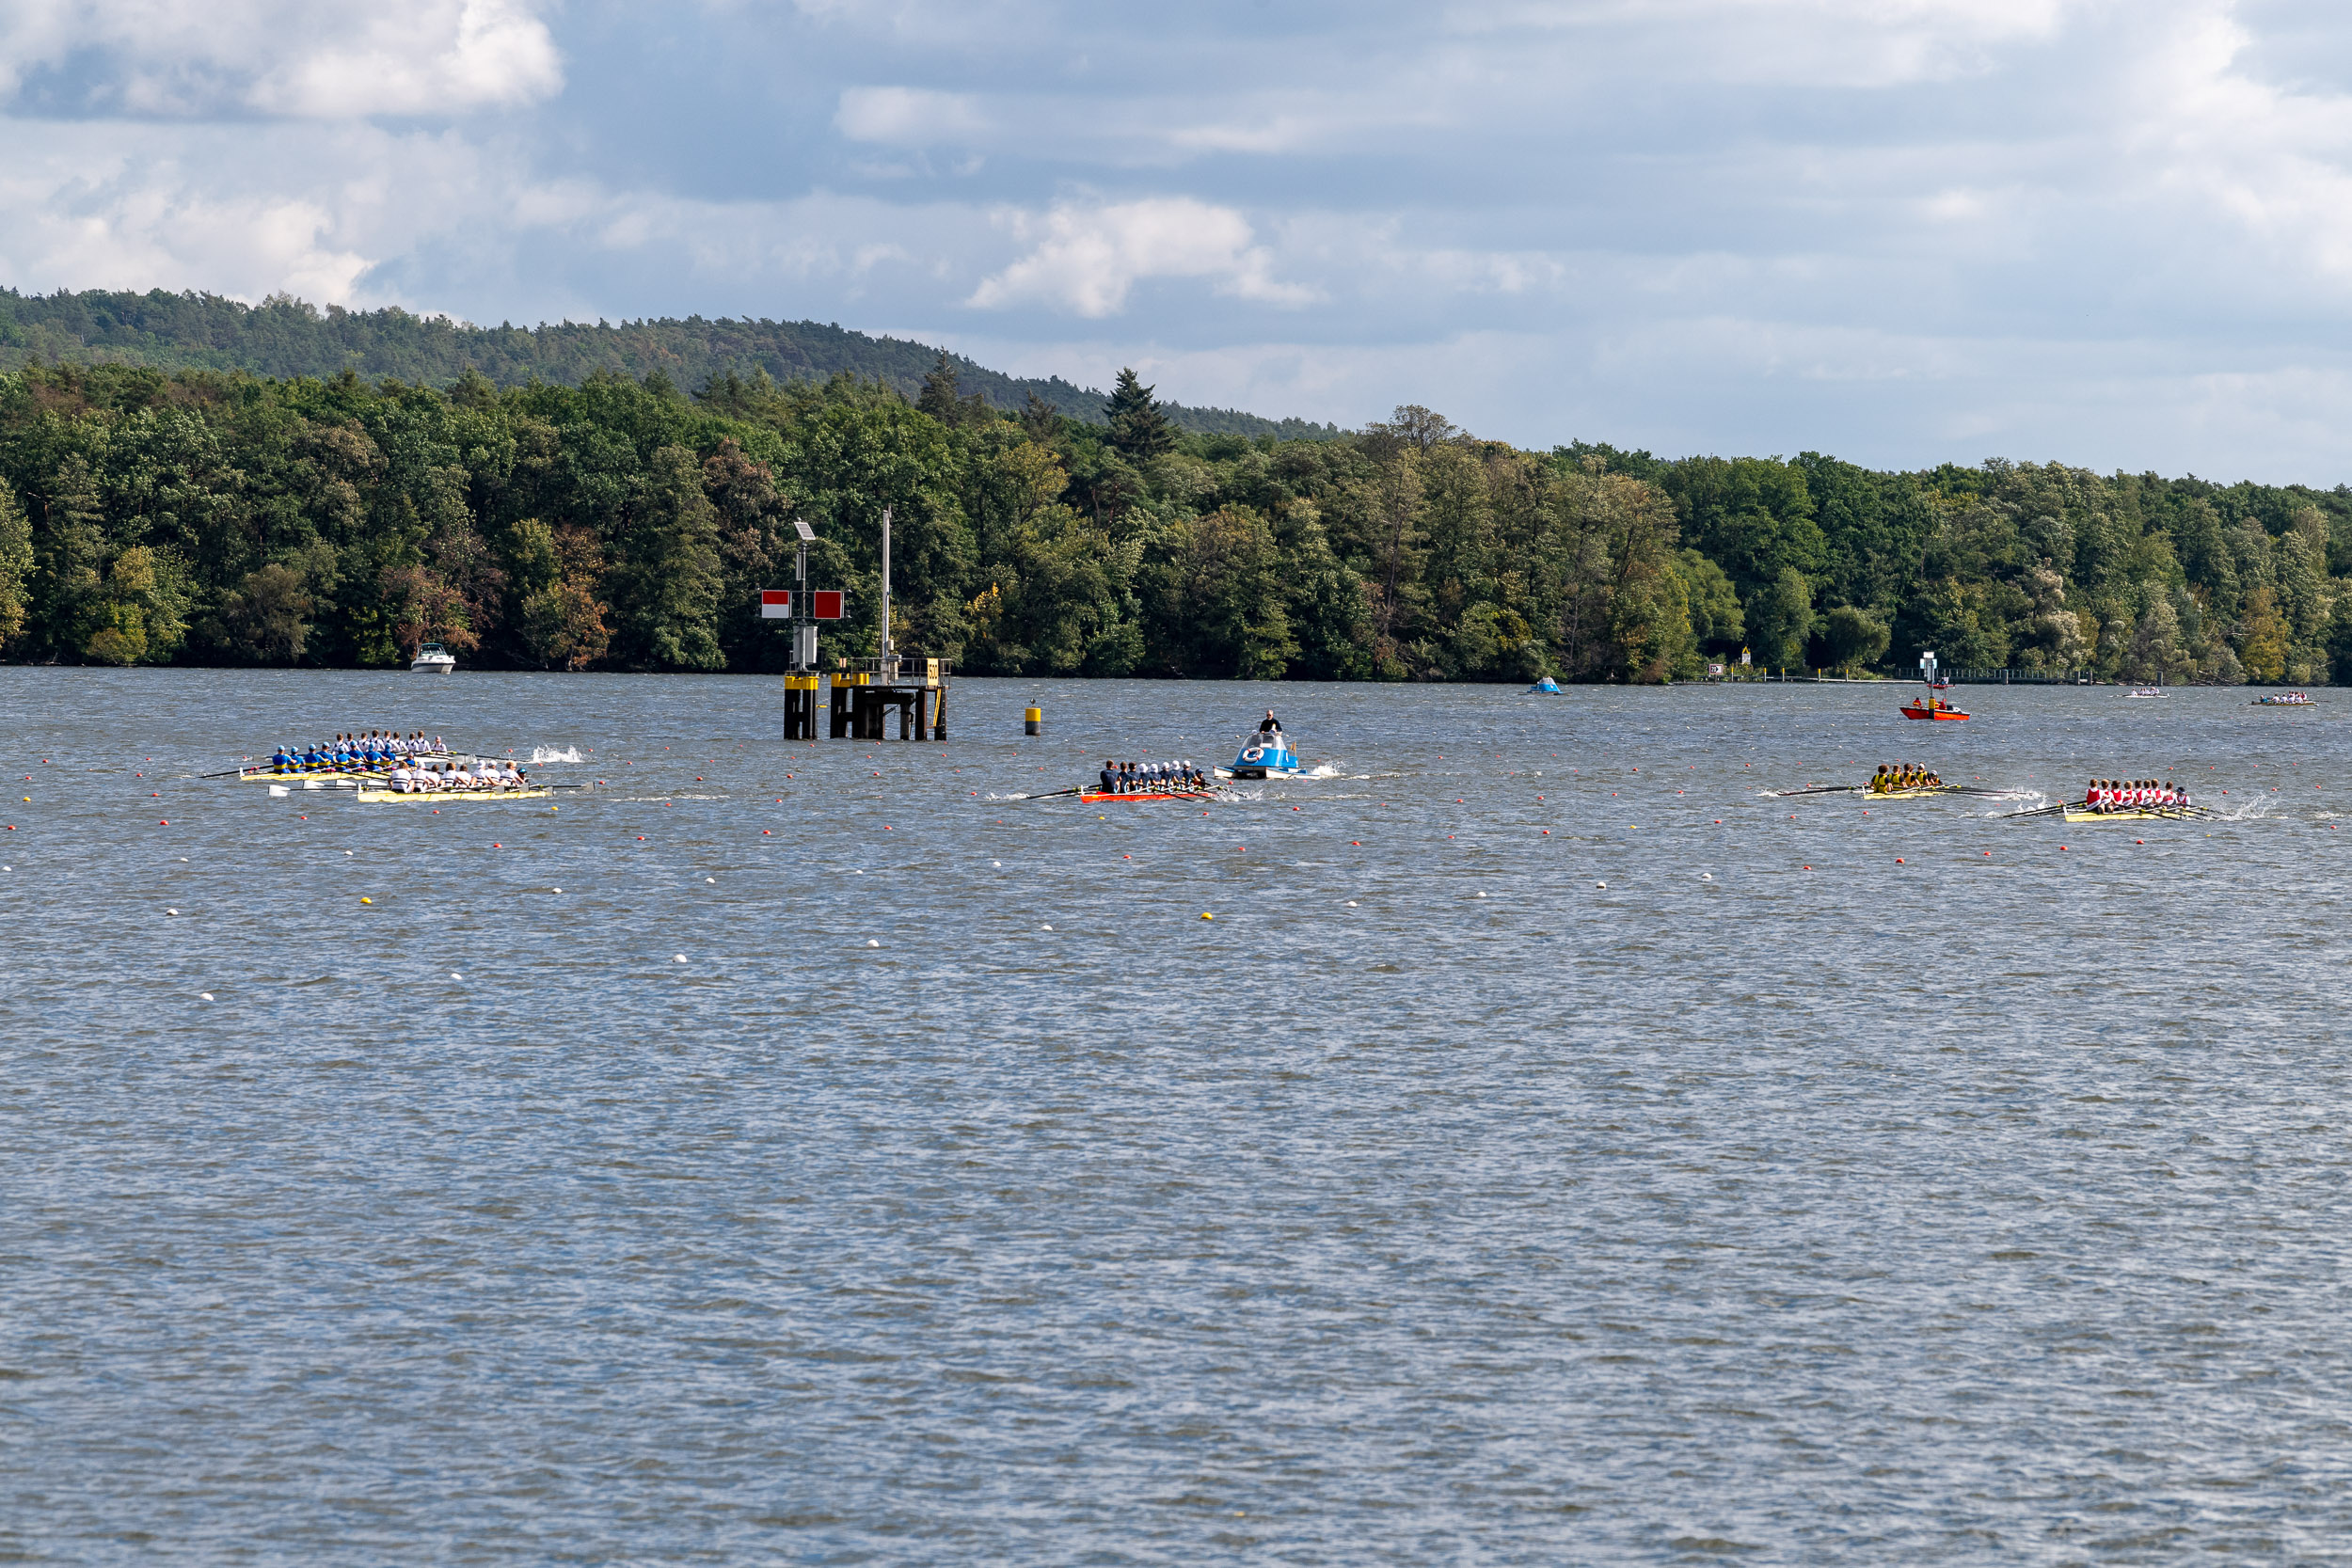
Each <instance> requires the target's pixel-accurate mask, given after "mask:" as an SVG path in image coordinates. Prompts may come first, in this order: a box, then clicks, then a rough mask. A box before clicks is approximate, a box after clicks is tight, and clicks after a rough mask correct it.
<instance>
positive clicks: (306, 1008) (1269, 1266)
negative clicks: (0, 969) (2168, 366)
mask: <svg viewBox="0 0 2352 1568" xmlns="http://www.w3.org/2000/svg"><path fill="white" fill-rule="evenodd" d="M1900 695H1901V692H1900V690H1899V689H1896V688H1890V687H1867V686H1823V687H1804V686H1790V687H1779V686H1774V687H1749V688H1745V689H1713V688H1679V689H1671V690H1620V689H1571V690H1570V691H1569V692H1568V693H1567V694H1565V695H1564V696H1561V697H1555V698H1539V697H1528V696H1522V695H1519V694H1518V693H1516V692H1514V691H1510V690H1503V689H1486V688H1458V687H1422V688H1406V689H1398V688H1372V687H1320V686H1299V687H1280V688H1275V687H1264V686H1247V685H1240V686H1220V685H1207V684H1193V685H1187V684H1154V683H1139V682H1101V683H1075V682H1073V683H1058V684H1057V683H1052V682H1045V683H1016V682H1001V681H978V680H971V681H961V682H959V683H958V684H957V686H956V689H955V693H954V698H953V705H952V709H951V712H950V721H951V724H952V726H953V736H954V738H953V739H951V740H950V741H949V742H948V743H947V744H946V745H911V744H899V743H898V742H895V741H894V742H888V743H882V744H875V743H870V742H848V741H834V742H818V743H815V744H808V743H803V744H798V745H787V744H786V743H784V742H781V741H779V740H775V739H772V738H769V737H771V736H775V735H777V734H779V733H781V708H782V694H781V691H780V690H779V689H778V684H777V683H776V682H773V681H762V680H755V679H748V678H746V679H737V678H716V677H714V678H693V677H682V676H674V677H629V676H594V675H591V676H554V675H539V676H533V675H497V674H473V673H460V674H458V675H456V676H454V677H452V678H450V679H447V680H439V681H435V680H431V679H429V678H427V677H421V676H410V675H406V674H357V673H270V672H246V673H231V672H201V671H139V672H127V673H117V672H105V671H94V670H28V669H22V668H9V669H0V771H4V772H5V773H6V775H7V782H8V784H9V786H10V787H9V788H8V792H7V795H8V802H9V803H8V806H7V808H6V812H5V814H4V815H5V820H6V822H8V823H10V824H13V831H9V832H0V863H6V865H7V866H8V870H7V871H6V872H5V873H0V911H4V912H5V916H6V922H7V930H8V962H7V963H6V965H5V966H4V968H5V973H0V1559H5V1560H24V1561H32V1562H106V1563H132V1562H142V1563H143V1562H147V1561H151V1560H157V1559H172V1560H189V1561H198V1560H200V1561H221V1562H240V1563H246V1562H250V1563H269V1564H287V1565H296V1564H321V1563H333V1564H341V1563H354V1564H357V1563H377V1562H387V1561H421V1560H434V1561H449V1562H576V1563H606V1562H629V1563H673V1562H677V1563H685V1562H721V1561H725V1562H749V1561H790V1562H808V1563H850V1562H888V1563H901V1562H915V1563H967V1562H1036V1563H1170V1564H1197V1563H1200V1562H1202V1561H1218V1562H1223V1561H1232V1562H1249V1563H1261V1562H1263V1563H1300V1564H1325V1563H1334V1562H1351V1563H1356V1562H1380V1563H1387V1562H1395V1563H1407V1562H1410V1563H1421V1562H1448V1563H1451V1562H1478V1563H1527V1564H1553V1563H1562V1562H1575V1561H1590V1562H1612V1563H1618V1562H1666V1563H1671V1562H1683V1561H1693V1562H1695V1561H1707V1560H1739V1561H1743V1562H1752V1563H1789V1564H1810V1563H1853V1564H1885V1563H1894V1562H1904V1563H1942V1562H1985V1563H2016V1562H2028V1563H2045V1562H2046V1563H2074V1562H2086V1563H2106V1562H2119V1563H2122V1562H2159V1561H2179V1560H2197V1561H2213V1562H2238V1561H2281V1560H2299V1561H2344V1560H2347V1559H2352V1336H2347V1334H2346V1333H2345V1330H2344V1317H2343V1314H2344V1301H2345V1294H2344V1292H2345V1288H2346V1285H2347V1283H2352V1281H2347V1267H2346V1264H2347V1257H2348V1256H2352V1196H2347V1186H2346V1184H2347V1173H2348V1170H2352V1166H2348V1165H2347V1132H2348V1130H2352V1101H2348V1099H2347V1090H2348V1089H2352V1072H2348V1071H2347V1066H2346V1052H2345V1041H2346V1035H2347V1029H2346V1025H2345V1017H2346V1014H2345V1006H2346V1003H2347V1001H2352V969H2347V965H2346V961H2345V960H2346V958H2347V946H2348V945H2352V943H2348V942H2347V934H2346V931H2347V927H2346V918H2345V915H2346V910H2345V904H2346V896H2347V892H2352V884H2348V883H2347V879H2346V874H2345V873H2346V858H2347V854H2348V853H2352V846H2347V844H2346V842H2345V841H2346V840H2347V839H2352V832H2340V831H2338V828H2337V825H2336V823H2337V818H2336V813H2337V811H2338V809H2339V808H2341V807H2342V806H2344V803H2345V800H2346V795H2345V791H2346V790H2347V789H2352V773H2348V771H2347V768H2346V766H2345V765H2346V762H2347V760H2348V757H2347V752H2352V747H2347V736H2352V729H2348V728H2347V721H2352V694H2344V695H2340V694H2338V693H2334V692H2324V693H2322V694H2321V695H2322V696H2323V698H2325V699H2327V705H2323V706H2321V707H2318V708H2316V709H2313V710H2311V711H2304V712H2293V711H2289V712H2279V711H2265V710H2262V709H2257V708H2252V707H2249V705H2248V701H2247V699H2248V695H2249V694H2248V693H2246V692H2244V691H2175V692H2173V693H2171V695H2170V696H2169V697H2168V698H2166V699H2164V700H2162V701H2158V702H2134V701H2130V700H2127V699H2126V698H2125V697H2124V696H2123V695H2122V692H2121V691H2119V690H2116V689H2025V688H2013V689H1968V688H1963V689H1961V690H1960V691H1959V692H1957V693H1956V695H1958V696H1959V697H1960V698H1961V699H1962V700H1963V705H1967V706H1969V707H1970V708H1971V709H1972V710H1973V711H1974V713H1975V714H1976V715H1977V717H1976V718H1975V719H1973V720H1972V721H1970V722H1968V723H1967V724H1964V725H1958V724H1947V725H1935V726H1929V725H1925V724H1915V723H1908V722H1906V721H1903V720H1902V719H1900V718H1899V716H1898V715H1897V714H1896V712H1895V707H1896V704H1897V702H1898V701H1899V696H1900ZM1031 701H1039V702H1041V703H1042V704H1043V706H1044V708H1045V714H1046V720H1047V724H1048V733H1047V734H1046V735H1045V736H1041V737H1037V738H1025V737H1023V736H1021V734H1020V729H1021V709H1022V708H1023V707H1024V706H1025V705H1026V704H1028V703H1029V702H1031ZM1269 704H1271V705H1275V706H1277V707H1278V708H1279V710H1280V712H1281V715H1282V717H1283V719H1284V720H1285V721H1286V722H1287V723H1288V725H1289V727H1290V729H1291V732H1292V734H1293V735H1294V736H1295V739H1296V740H1297V741H1298V743H1299V745H1300V748H1301V750H1302V752H1303V753H1304V754H1305V755H1306V757H1307V758H1308V760H1309V761H1311V762H1316V763H1323V764H1327V765H1328V766H1329V768H1331V769H1332V772H1333V776H1331V777H1327V778H1322V779H1316V780H1310V781H1300V782H1295V783H1275V784H1265V785H1263V786H1251V787H1250V788H1249V789H1248V792H1247V794H1248V798H1247V799H1244V800H1237V801H1234V802H1232V803H1226V804H1220V805H1216V806H1214V807H1210V808H1199V807H1191V806H1169V805H1159V806H1141V805H1129V806H1124V807H1116V808H1114V807H1108V806H1104V807H1085V806H1081V805H1079V804H1077V803H1075V802H1074V801H1072V800H1066V799H1065V800H1041V801H1026V802H1022V801H1013V800H1007V799H1004V798H1005V797H1009V796H1013V795H1019V794H1025V793H1030V792H1034V791H1037V790H1041V789H1051V788H1057V787H1061V786H1064V785H1067V784H1075V783H1077V782H1078V781H1079V779H1080V778H1081V777H1082V776H1085V775H1086V774H1088V773H1090V770H1091V768H1093V767H1099V766H1100V764H1101V761H1102V759H1103V758H1104V756H1106V755H1111V754H1118V755H1121V756H1125V755H1131V754H1158V755H1163V756H1165V755H1168V754H1189V755H1191V756H1192V757H1194V758H1195V759H1196V760H1199V761H1200V762H1201V763H1203V764H1204V765H1205V764H1206V763H1208V762H1210V761H1212V760H1217V761H1222V760H1227V759H1230V757H1231V755H1232V746H1233V744H1234V743H1235V741H1236V739H1237V738H1238V736H1240V734H1241V733H1242V731H1243V730H1245V729H1246V728H1248V727H1249V726H1250V725H1251V724H1252V723H1253V722H1254V721H1255V719H1256V717H1257V716H1258V714H1259V713H1260V712H1261V711H1262V710H1263V708H1264V707H1265V706H1266V705H1269ZM370 727H396V728H400V729H404V730H405V729H412V728H418V727H421V728H424V729H426V730H428V731H435V732H438V733H441V734H443V735H445V736H449V737H450V738H451V739H452V741H453V742H455V743H457V744H459V745H475V746H481V747H483V748H485V749H495V750H498V751H501V752H502V751H504V750H506V749H508V748H510V747H512V748H515V749H516V750H517V751H518V752H520V753H521V754H523V755H526V756H528V755H529V754H530V753H531V752H532V750H533V749H543V750H550V751H553V750H561V749H566V748H577V749H579V750H580V753H581V755H582V757H583V759H584V761H583V764H582V765H580V766H577V767H561V768H548V769H547V770H546V771H547V773H548V776H550V777H555V778H561V779H564V780H567V781H574V782H587V781H590V780H597V779H601V780H606V781H609V784H610V787H608V788H605V789H600V790H597V791H595V792H592V793H575V794H571V795H567V796H565V797H564V798H563V799H561V800H560V801H559V802H558V803H559V804H560V808H561V809H560V810H556V811H548V810H547V809H545V804H544V803H540V804H537V805H525V804H516V805H505V806H488V805H469V806H464V807H452V808H449V809H446V810H444V811H442V812H441V814H440V815H438V816H436V815H433V814H432V813H431V811H430V810H429V809H427V808H421V807H418V806H412V805H408V804H405V803H404V804H396V805H376V806H370V805H361V804H358V803H357V802H355V801H353V800H349V799H348V798H347V797H342V798H338V797H332V796H323V795H321V794H316V793H310V794H305V793H301V792H297V793H295V794H294V795H291V796H289V797H287V798H285V799H282V800H273V799H270V798H268V796H267V792H266V790H265V789H263V788H262V787H261V786H259V785H256V784H239V783H236V782H233V781H230V782H203V781H198V780H194V779H192V778H191V777H190V775H192V774H196V773H202V772H210V771H214V770H215V769H218V768H225V767H229V766H231V765H232V764H233V763H234V762H235V760H236V759H237V758H238V757H239V756H240V755H241V754H244V753H246V752H266V750H267V749H268V747H269V745H270V744H271V743H272V742H274V741H279V740H291V739H295V738H309V737H313V736H323V735H326V734H328V733H331V732H333V731H335V730H339V729H359V728H370ZM150 759H151V760H150ZM1904 759H1908V760H1913V761H1919V762H1925V763H1929V764H1931V765H1932V766H1934V767H1936V768H1939V769H1941V771H1942V772H1943V773H1944V775H1945V776H1946V777H1947V779H1949V780H1966V781H1976V780H1981V781H1982V782H1983V783H1985V784H1998V785H2004V786H2011V785H2013V786H2019V787H2028V788H2039V789H2042V790H2045V791H2057V790H2059V789H2061V788H2063V789H2072V788H2074V787H2077V786H2079V784H2081V782H2082V781H2083V780H2084V779H2085V778H2086V777H2088V776H2089V775H2090V774H2093V773H2099V774H2107V775H2115V774H2122V775H2125V776H2138V775H2146V774H2151V773H2156V772H2159V771H2170V772H2171V773H2172V774H2173V776H2174V777H2176V778H2179V779H2182V780H2185V781H2191V782H2193V785H2194V787H2196V788H2197V789H2198V790H2199V792H2200V793H2201V797H2202V798H2203V799H2205V800H2209V801H2210V802H2212V803H2213V804H2215V805H2216V806H2217V807H2221V808H2223V809H2224V810H2225V811H2226V813H2227V814H2228V819H2225V820H2220V821H2215V822H2200V823H2170V822H2149V823H2131V824H2123V823H2107V824H2099V825H2094V826H2077V827H2071V828H2070V827H2065V826H2062V825H2059V824H2056V823H2052V822H2048V821H2026V822H2000V821H1994V820H1992V819H1991V816H1990V814H1992V813H1994V812H1996V811H1999V810H2004V809H2009V808H2008V806H2007V805H2006V804H2005V803H2002V802H1995V801H1990V800H1965V801H1962V800H1924V801H1915V802H1903V803H1895V804H1881V805H1880V806H1877V807H1875V808H1873V807H1870V806H1869V805H1868V804H1867V802H1866V801H1863V800H1857V799H1853V798H1850V797H1842V796H1825V797H1813V798H1806V799H1797V800H1774V799H1770V798H1767V797H1765V796H1764V795H1763V794H1762V793H1761V792H1763V791H1765V790H1769V789H1778V788H1788V787H1795V786H1799V785H1802V784H1808V783H1831V782H1854V781H1859V780H1860V779H1862V778H1864V777H1867V774H1868V772H1869V770H1870V768H1871V767H1872V766H1873V765H1874V764H1876V763H1878V762H1881V761H1895V760H1904ZM140 774H144V775H145V776H144V777H138V776H135V775H140ZM2224 790H2226V791H2227V792H2228V793H2227V795H2226V796H2225V795H2223V794H2222V793H2221V792H2222V791H2224ZM26 796H29V797H31V799H30V800H21V799H20V798H21V797H26ZM2023 803H2032V802H2030V801H2026V802H2023ZM166 822H168V824H169V825H168V826H165V825H164V824H165V823H166ZM1604 882H1605V883H1606V884H1607V885H1606V887H1602V886H1600V885H1598V884H1600V883H1604ZM558 889H560V890H561V891H560V892H559V891H557V890H558ZM363 897H364V898H369V899H372V900H373V902H372V903H368V904H362V903H361V902H360V900H361V899H362V898H363ZM172 910H176V911H178V912H177V914H172V913H167V911H172ZM1204 912H1206V913H1209V914H1213V915H1214V916H1215V919H1213V920H1203V919H1202V918H1201V916H1202V914H1203V913H1204ZM877 944H878V945H877ZM681 959H682V960H683V961H681ZM208 992H209V993H210V996H211V1000H209V1001H208V1000H205V999H204V993H208Z"/></svg>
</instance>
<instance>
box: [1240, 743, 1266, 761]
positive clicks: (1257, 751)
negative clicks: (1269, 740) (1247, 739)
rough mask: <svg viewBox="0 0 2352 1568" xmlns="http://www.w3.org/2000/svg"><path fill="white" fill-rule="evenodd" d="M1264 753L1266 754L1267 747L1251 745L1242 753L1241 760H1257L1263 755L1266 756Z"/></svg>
mask: <svg viewBox="0 0 2352 1568" xmlns="http://www.w3.org/2000/svg"><path fill="white" fill-rule="evenodd" d="M1264 755H1265V748H1264V747H1263V746H1252V747H1250V748H1249V749H1248V750H1247V751H1245V752H1242V754H1241V760H1242V761H1244V762H1256V761H1257V760H1258V759H1259V758H1261V757H1263V756H1264Z"/></svg>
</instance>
